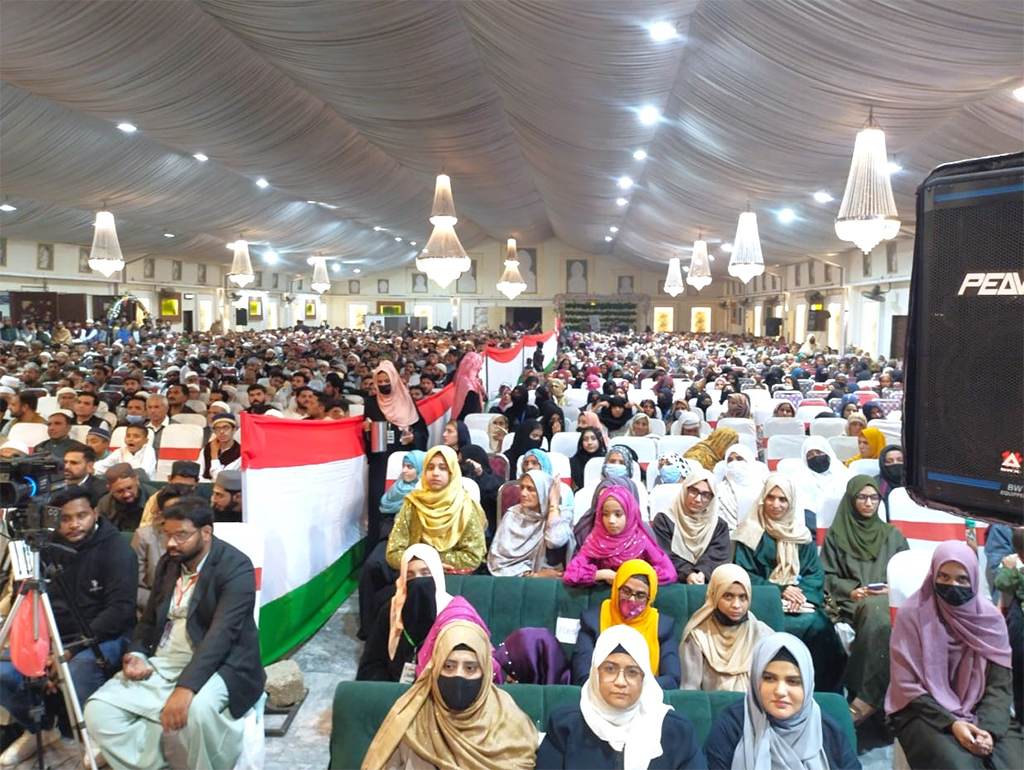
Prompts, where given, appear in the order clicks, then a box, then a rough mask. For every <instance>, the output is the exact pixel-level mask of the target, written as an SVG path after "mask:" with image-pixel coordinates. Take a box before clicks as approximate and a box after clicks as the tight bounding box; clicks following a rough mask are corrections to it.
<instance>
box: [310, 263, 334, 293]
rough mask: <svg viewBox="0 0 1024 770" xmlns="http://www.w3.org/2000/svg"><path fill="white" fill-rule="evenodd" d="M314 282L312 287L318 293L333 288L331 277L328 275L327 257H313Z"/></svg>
mask: <svg viewBox="0 0 1024 770" xmlns="http://www.w3.org/2000/svg"><path fill="white" fill-rule="evenodd" d="M311 261H312V263H313V283H311V284H310V288H312V289H313V291H315V292H316V293H317V294H323V293H324V292H325V291H329V290H330V288H331V279H330V278H329V277H328V276H327V258H326V257H313V259H312V260H311Z"/></svg>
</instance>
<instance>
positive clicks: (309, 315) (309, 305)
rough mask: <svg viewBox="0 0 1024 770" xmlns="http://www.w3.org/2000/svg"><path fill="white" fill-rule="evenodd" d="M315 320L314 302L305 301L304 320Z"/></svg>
mask: <svg viewBox="0 0 1024 770" xmlns="http://www.w3.org/2000/svg"><path fill="white" fill-rule="evenodd" d="M314 318H316V302H315V301H314V300H307V301H306V320H307V321H312V320H313V319H314Z"/></svg>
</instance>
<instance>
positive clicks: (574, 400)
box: [565, 388, 590, 409]
mask: <svg viewBox="0 0 1024 770" xmlns="http://www.w3.org/2000/svg"><path fill="white" fill-rule="evenodd" d="M589 395H590V391H589V390H587V389H586V388H567V389H566V391H565V400H566V401H567V402H568V403H569V406H574V407H576V408H577V409H583V408H584V407H586V405H587V397H588V396H589Z"/></svg>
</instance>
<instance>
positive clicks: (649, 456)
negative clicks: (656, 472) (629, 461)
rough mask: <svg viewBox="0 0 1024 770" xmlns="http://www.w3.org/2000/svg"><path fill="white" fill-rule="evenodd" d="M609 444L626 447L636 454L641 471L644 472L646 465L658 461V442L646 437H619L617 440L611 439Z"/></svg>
mask: <svg viewBox="0 0 1024 770" xmlns="http://www.w3.org/2000/svg"><path fill="white" fill-rule="evenodd" d="M611 443H612V444H619V445H625V446H628V447H629V448H630V449H632V450H633V451H634V452H636V458H637V462H639V463H640V468H641V470H646V469H647V466H648V465H650V464H651V463H653V462H654V461H655V460H657V459H658V441H656V440H655V439H653V438H647V436H619V437H618V438H613V439H612V441H611Z"/></svg>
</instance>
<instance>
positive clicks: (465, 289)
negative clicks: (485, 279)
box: [455, 259, 477, 294]
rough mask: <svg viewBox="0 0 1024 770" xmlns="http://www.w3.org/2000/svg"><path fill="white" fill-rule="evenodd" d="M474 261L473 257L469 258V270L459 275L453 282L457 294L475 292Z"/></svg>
mask: <svg viewBox="0 0 1024 770" xmlns="http://www.w3.org/2000/svg"><path fill="white" fill-rule="evenodd" d="M476 262H477V261H476V260H475V259H471V260H469V270H467V271H466V272H464V273H463V274H462V275H460V276H459V279H458V280H457V281H456V282H455V289H456V291H458V293H459V294H476V292H477V282H476Z"/></svg>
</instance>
